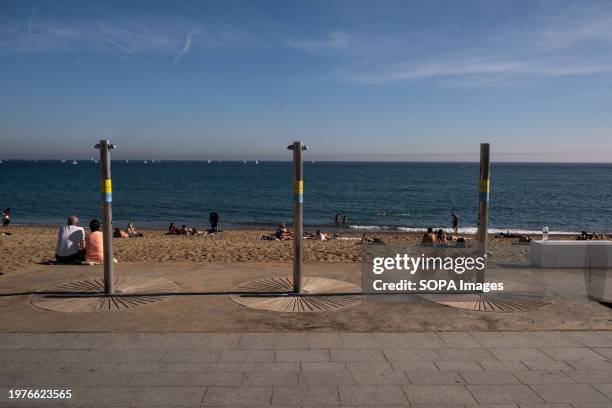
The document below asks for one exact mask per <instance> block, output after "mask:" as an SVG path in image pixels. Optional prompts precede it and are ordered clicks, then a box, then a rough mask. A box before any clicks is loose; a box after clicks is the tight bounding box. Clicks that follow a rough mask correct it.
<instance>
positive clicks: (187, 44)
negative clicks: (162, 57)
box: [174, 31, 193, 65]
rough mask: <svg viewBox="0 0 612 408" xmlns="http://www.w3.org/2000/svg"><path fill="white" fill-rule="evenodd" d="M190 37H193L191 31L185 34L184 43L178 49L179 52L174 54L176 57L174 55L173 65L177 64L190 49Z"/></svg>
mask: <svg viewBox="0 0 612 408" xmlns="http://www.w3.org/2000/svg"><path fill="white" fill-rule="evenodd" d="M191 37H193V31H191V32H190V33H189V34H187V37H186V38H185V45H184V46H183V48H182V49H181V50H180V51H179V53H178V54H176V57H174V65H176V64H178V63H179V62H180V61H181V60H182V59H183V57H184V56H185V55H187V53H188V52H189V50H190V49H191Z"/></svg>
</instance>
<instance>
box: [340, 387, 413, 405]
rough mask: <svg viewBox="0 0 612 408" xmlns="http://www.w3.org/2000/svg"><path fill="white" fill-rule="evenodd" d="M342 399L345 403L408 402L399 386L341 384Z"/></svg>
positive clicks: (387, 403) (393, 403)
mask: <svg viewBox="0 0 612 408" xmlns="http://www.w3.org/2000/svg"><path fill="white" fill-rule="evenodd" d="M338 389H339V391H340V401H341V402H342V404H343V405H349V406H350V405H379V406H380V405H395V404H397V405H402V404H407V403H408V400H407V399H406V395H405V394H404V391H403V390H402V387H399V386H377V387H373V386H351V385H349V386H340V387H338Z"/></svg>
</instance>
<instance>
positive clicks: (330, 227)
mask: <svg viewBox="0 0 612 408" xmlns="http://www.w3.org/2000/svg"><path fill="white" fill-rule="evenodd" d="M128 222H130V221H123V220H121V221H117V220H114V221H113V225H114V226H115V227H119V228H121V229H124V228H125V226H126V225H127V224H128ZM132 222H134V220H132ZM175 223H176V225H177V227H179V228H180V226H181V225H183V224H185V225H187V227H190V228H191V227H193V226H195V227H198V229H199V230H201V231H204V230H206V229H208V228H209V224H208V223H204V224H200V223H195V224H194V223H185V222H175ZM87 224H88V222H86V220H83V219H81V226H82V227H84V228H86V229H87ZM134 224H135V225H136V227H138V228H140V229H148V230H155V231H158V230H164V231H165V230H166V229H167V227H168V225H170V222H169V223H167V224H161V223H157V222H139V221H137V220H136V221H135V222H134ZM285 224H286V225H287V227H288V228H291V227H292V226H293V224H292V222H291V220H289V221H287V222H285ZM59 225H62V224H61V223H50V222H25V223H11V226H12V227H43V228H44V227H46V228H54V227H58V226H59ZM220 226H221V227H222V228H223V230H226V231H262V230H268V229H272V230H275V229H276V228H277V227H278V224H274V223H263V222H262V223H255V224H253V223H251V224H248V223H244V224H243V223H227V224H226V223H223V222H222V223H220ZM432 228H433V229H434V230H435V231H437V230H438V229H442V230H444V232H446V233H447V234H448V233H452V232H453V229H452V228H451V227H448V226H436V225H432ZM317 229H321V230H322V231H324V232H334V233H357V234H362V233H364V232H366V233H369V232H372V233H392V234H401V233H406V234H422V233H424V232H426V231H427V228H426V227H408V226H396V225H358V224H349V225H336V224H333V223H330V224H306V223H305V224H304V230H305V231H308V232H314V231H315V230H317ZM311 230H312V231H311ZM0 231H1V229H0ZM587 232H589V233H592V232H597V233H599V234H604V235H612V231H605V230H596V231H587ZM476 233H477V227H476V226H467V227H460V228H459V234H460V235H470V236H471V235H476ZM500 233H511V234H520V235H535V236H538V235H542V230H533V229H526V228H518V227H517V228H514V227H511V228H494V227H491V228H489V235H495V234H500ZM579 234H580V231H564V230H550V231H549V233H548V235H549V236H552V235H559V236H564V237H567V236H572V235H579Z"/></svg>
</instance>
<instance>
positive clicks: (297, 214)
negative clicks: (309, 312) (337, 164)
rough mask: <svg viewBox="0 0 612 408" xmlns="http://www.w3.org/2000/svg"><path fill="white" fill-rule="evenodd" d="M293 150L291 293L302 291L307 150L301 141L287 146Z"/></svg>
mask: <svg viewBox="0 0 612 408" xmlns="http://www.w3.org/2000/svg"><path fill="white" fill-rule="evenodd" d="M287 149H289V150H293V293H296V294H299V293H302V235H303V219H304V218H303V217H304V179H303V172H304V164H303V162H302V151H304V150H308V147H307V146H305V145H304V144H303V143H302V142H293V144H292V145H289V146H287Z"/></svg>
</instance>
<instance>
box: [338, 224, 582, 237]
mask: <svg viewBox="0 0 612 408" xmlns="http://www.w3.org/2000/svg"><path fill="white" fill-rule="evenodd" d="M349 228H351V229H354V230H358V231H399V232H425V231H427V228H423V227H392V226H382V225H351V226H350V227H349ZM438 229H440V228H434V230H435V231H437V230H438ZM442 230H443V231H444V232H446V233H452V232H453V229H452V228H442ZM477 232H478V227H463V228H459V233H460V234H469V235H473V234H476V233H477ZM500 233H510V234H518V235H538V234H542V231H539V230H528V229H517V228H489V234H500ZM548 233H549V234H550V235H578V234H579V233H578V232H575V231H549V232H548Z"/></svg>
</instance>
